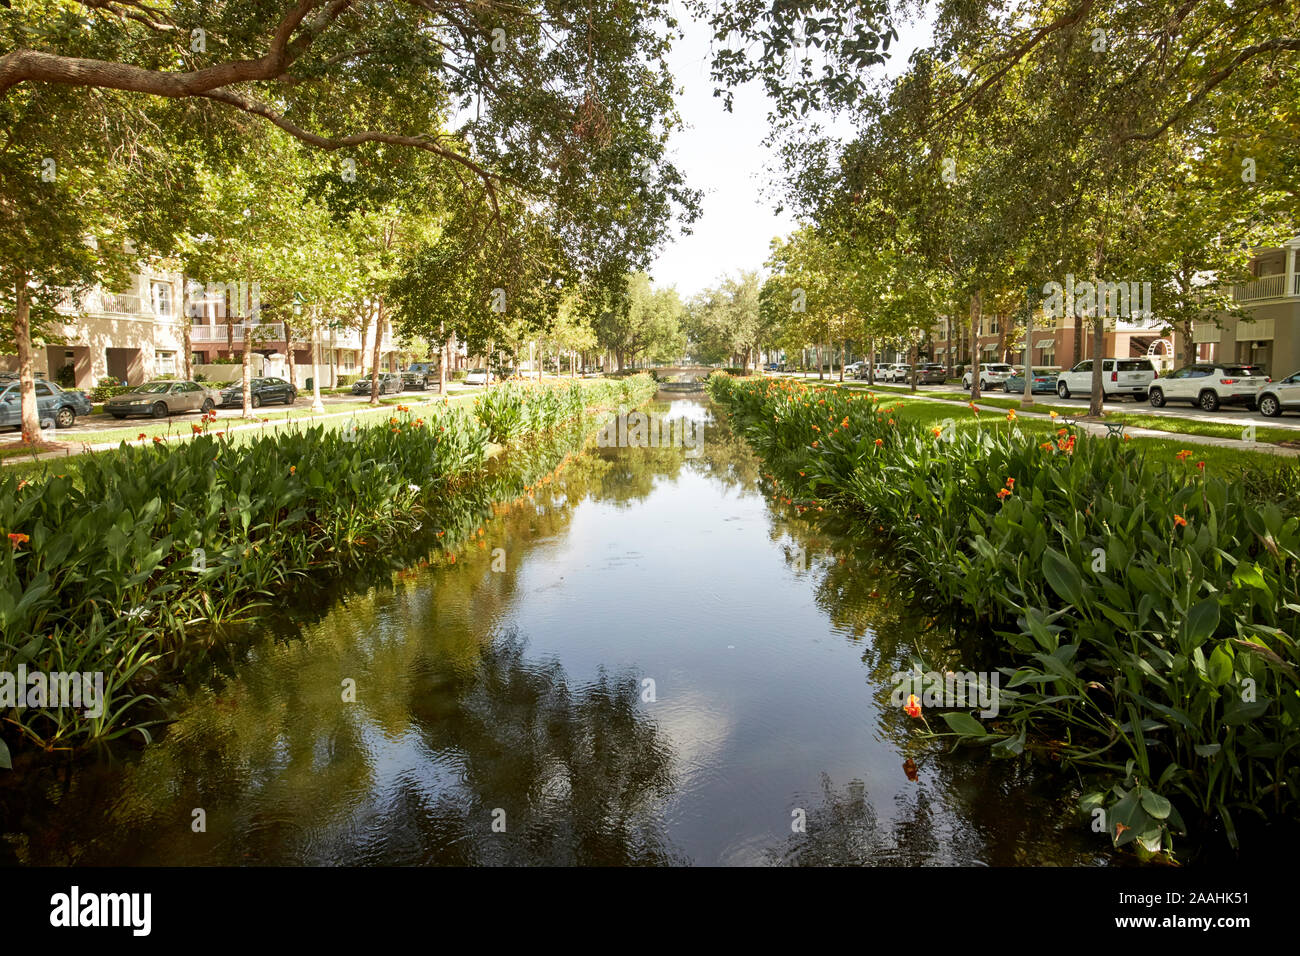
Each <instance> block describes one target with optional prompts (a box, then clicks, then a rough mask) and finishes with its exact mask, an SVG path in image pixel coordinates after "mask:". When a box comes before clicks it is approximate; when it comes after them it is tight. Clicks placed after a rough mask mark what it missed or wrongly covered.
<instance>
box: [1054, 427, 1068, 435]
mask: <svg viewBox="0 0 1300 956" xmlns="http://www.w3.org/2000/svg"><path fill="white" fill-rule="evenodd" d="M1069 433H1070V429H1068V428H1058V429H1057V430H1056V434H1058V435H1068V434H1069Z"/></svg>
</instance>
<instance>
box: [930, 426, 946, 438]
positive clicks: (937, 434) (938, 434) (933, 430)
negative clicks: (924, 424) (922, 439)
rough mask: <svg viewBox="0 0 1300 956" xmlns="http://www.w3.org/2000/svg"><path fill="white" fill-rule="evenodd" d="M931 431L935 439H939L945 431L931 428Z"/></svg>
mask: <svg viewBox="0 0 1300 956" xmlns="http://www.w3.org/2000/svg"><path fill="white" fill-rule="evenodd" d="M930 431H932V432H934V437H935V438H938V437H939V436H940V435H942V434H943V429H942V428H931V429H930Z"/></svg>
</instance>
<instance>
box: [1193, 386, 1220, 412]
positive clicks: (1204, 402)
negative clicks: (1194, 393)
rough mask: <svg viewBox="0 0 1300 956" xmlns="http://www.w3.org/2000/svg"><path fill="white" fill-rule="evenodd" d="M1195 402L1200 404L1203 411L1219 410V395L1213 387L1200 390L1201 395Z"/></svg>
mask: <svg viewBox="0 0 1300 956" xmlns="http://www.w3.org/2000/svg"><path fill="white" fill-rule="evenodd" d="M1196 404H1198V405H1200V406H1201V408H1202V409H1203V410H1204V411H1207V412H1216V411H1218V410H1219V396H1218V393H1217V392H1215V391H1214V390H1213V389H1210V388H1207V389H1206V390H1205V391H1203V392H1201V397H1200V398H1199V399H1197V402H1196Z"/></svg>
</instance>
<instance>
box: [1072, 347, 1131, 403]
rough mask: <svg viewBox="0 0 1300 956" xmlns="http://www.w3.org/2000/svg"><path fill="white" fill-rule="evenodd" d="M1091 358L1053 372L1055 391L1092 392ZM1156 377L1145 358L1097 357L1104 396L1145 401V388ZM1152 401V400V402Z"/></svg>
mask: <svg viewBox="0 0 1300 956" xmlns="http://www.w3.org/2000/svg"><path fill="white" fill-rule="evenodd" d="M1092 363H1093V360H1092V359H1084V360H1083V361H1082V362H1080V363H1079V364H1078V365H1076V366H1075V367H1074V368H1072V369H1070V370H1069V371H1068V372H1062V373H1060V374H1059V375H1057V376H1056V394H1057V395H1060V396H1061V397H1062V398H1069V397H1070V396H1071V395H1073V394H1075V393H1078V394H1079V395H1091V394H1092V371H1093V365H1092ZM1155 378H1156V367H1155V363H1153V362H1152V361H1151V360H1150V359H1145V358H1108V359H1102V360H1101V390H1102V393H1103V395H1104V396H1105V397H1106V398H1117V397H1120V396H1123V395H1130V396H1132V398H1133V400H1134V401H1138V402H1141V401H1145V400H1146V397H1147V391H1148V390H1149V389H1150V388H1151V383H1152V382H1153V381H1155ZM1152 404H1155V403H1154V402H1153V403H1152Z"/></svg>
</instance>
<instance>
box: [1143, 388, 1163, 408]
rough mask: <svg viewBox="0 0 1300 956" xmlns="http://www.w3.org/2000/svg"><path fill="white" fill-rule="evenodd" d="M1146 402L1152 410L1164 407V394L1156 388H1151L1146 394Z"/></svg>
mask: <svg viewBox="0 0 1300 956" xmlns="http://www.w3.org/2000/svg"><path fill="white" fill-rule="evenodd" d="M1147 401H1148V402H1150V403H1151V407H1152V408H1164V407H1165V393H1164V392H1163V391H1162V390H1161V389H1158V388H1153V389H1151V391H1149V392H1147Z"/></svg>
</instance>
